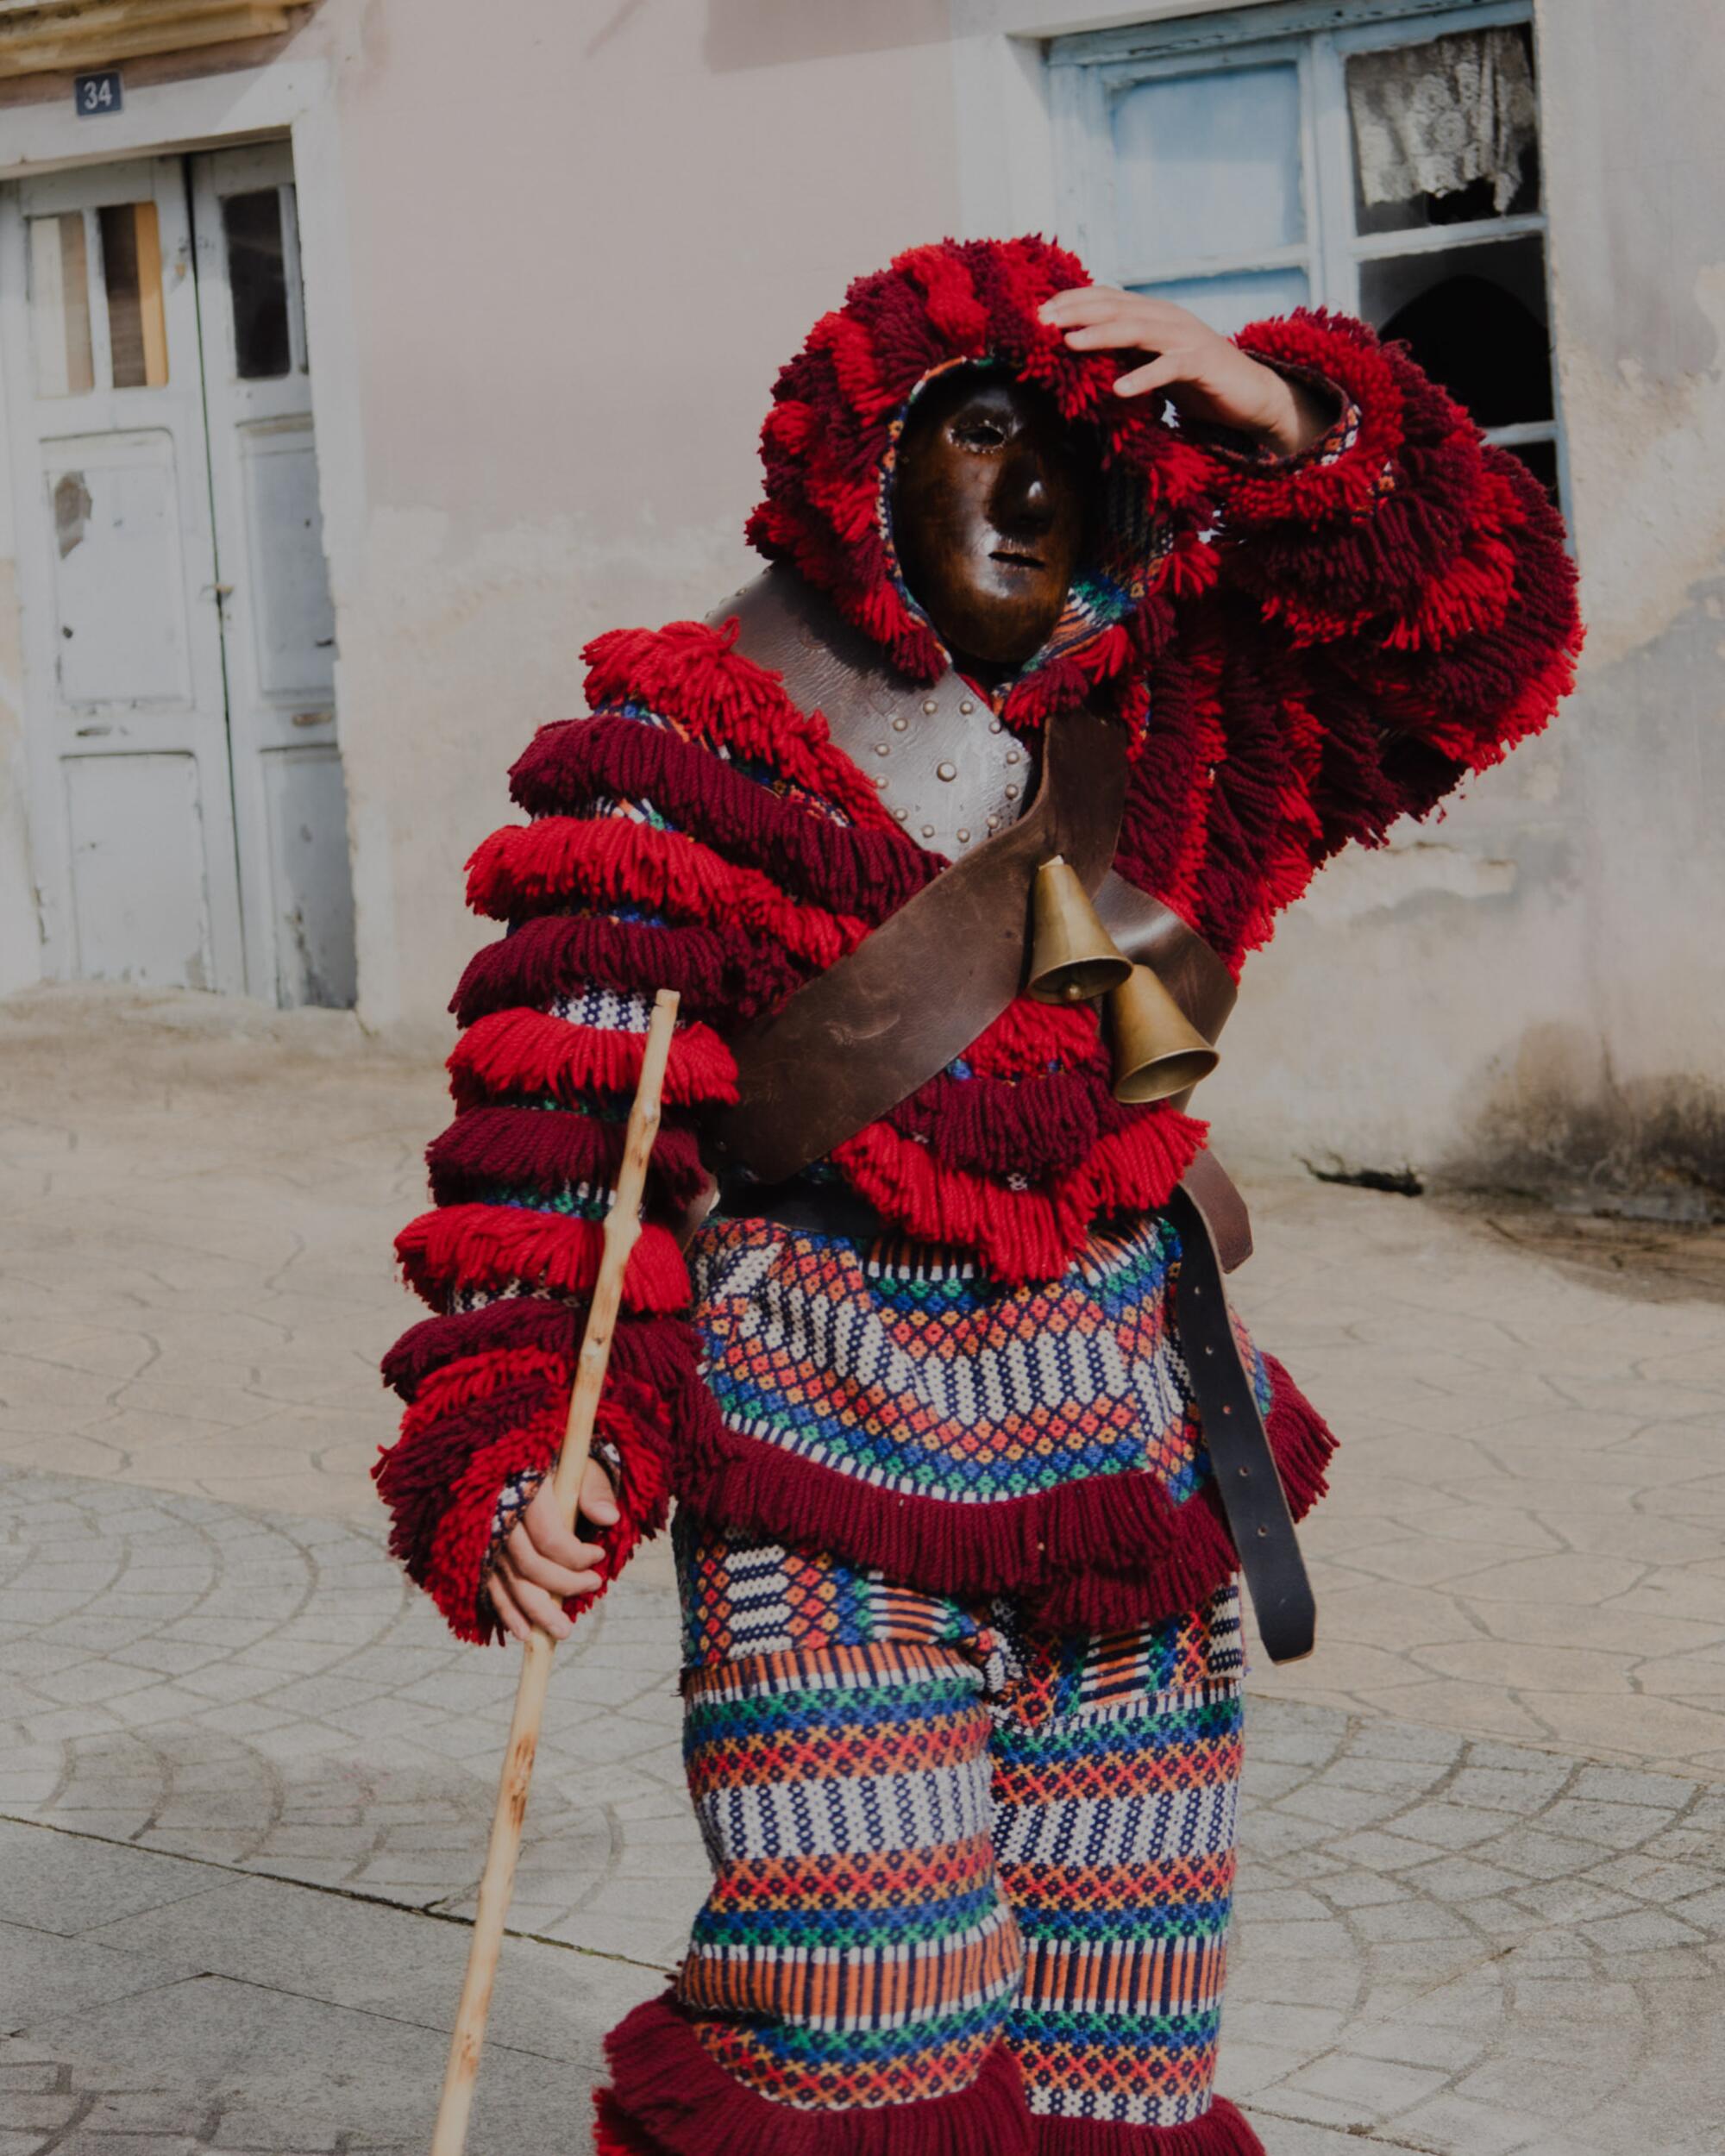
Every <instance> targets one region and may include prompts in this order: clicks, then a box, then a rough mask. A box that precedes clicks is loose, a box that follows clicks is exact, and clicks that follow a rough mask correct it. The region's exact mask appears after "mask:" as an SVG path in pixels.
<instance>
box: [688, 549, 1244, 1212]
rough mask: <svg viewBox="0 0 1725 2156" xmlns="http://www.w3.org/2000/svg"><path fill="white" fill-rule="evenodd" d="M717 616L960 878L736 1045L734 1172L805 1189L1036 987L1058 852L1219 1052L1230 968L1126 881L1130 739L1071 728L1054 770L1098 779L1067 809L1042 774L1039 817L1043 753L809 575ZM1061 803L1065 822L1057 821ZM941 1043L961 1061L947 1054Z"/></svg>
mask: <svg viewBox="0 0 1725 2156" xmlns="http://www.w3.org/2000/svg"><path fill="white" fill-rule="evenodd" d="M708 619H709V621H711V622H712V623H713V624H715V625H718V624H731V623H735V624H736V642H735V646H734V648H735V649H737V650H738V651H740V652H741V653H742V654H743V656H744V657H745V658H748V659H750V660H752V661H754V662H755V663H756V665H757V666H761V667H768V668H770V669H771V670H772V671H774V672H775V673H776V674H779V676H780V678H781V681H782V683H783V686H784V688H785V693H786V694H787V696H789V698H790V699H791V700H792V701H793V703H794V704H796V705H798V707H799V708H800V710H802V711H806V712H813V711H819V712H820V713H821V715H822V717H823V718H825V721H826V725H827V730H828V732H829V734H830V735H831V738H832V740H833V741H834V742H835V743H836V744H837V746H838V747H839V748H841V749H844V752H845V753H846V755H849V756H850V758H851V759H852V761H854V762H855V763H856V764H857V765H858V766H859V767H860V768H862V770H864V771H865V772H867V773H868V774H869V778H870V779H871V780H872V781H873V783H874V785H875V790H876V792H877V793H879V794H880V796H881V803H882V805H883V806H884V807H885V808H886V809H887V810H888V812H889V813H890V814H891V815H892V816H893V817H894V818H895V819H896V820H897V821H898V822H899V823H900V824H903V825H904V827H905V829H906V831H908V832H909V833H910V835H911V836H912V837H913V838H915V839H916V840H917V841H918V843H919V844H921V845H924V846H926V847H927V848H928V849H930V850H931V852H936V853H940V854H943V855H944V856H946V857H947V859H948V860H949V861H950V862H951V863H952V864H953V865H952V866H951V867H950V868H947V869H945V870H944V872H943V873H942V874H940V875H939V876H938V878H937V879H936V880H935V881H934V882H933V883H931V884H930V885H928V886H927V887H925V889H924V890H923V891H921V892H919V893H918V894H917V896H916V897H915V898H914V899H912V900H910V901H909V903H908V904H907V905H906V906H902V907H900V910H899V912H897V913H895V914H894V915H893V916H892V917H891V918H889V919H888V920H887V921H886V922H885V923H883V924H881V927H879V928H877V929H875V931H873V933H872V934H871V935H870V936H869V937H868V938H867V939H866V941H865V942H864V943H862V944H861V945H859V946H858V948H857V950H856V951H854V952H852V953H851V954H850V956H849V957H848V958H846V959H844V960H841V961H840V962H839V963H838V964H837V966H835V967H833V968H830V969H829V970H828V971H827V972H826V973H825V974H823V975H820V976H819V977H818V978H817V979H816V980H814V981H811V982H809V983H808V984H807V985H806V987H803V988H802V989H800V990H799V992H798V993H796V994H795V995H794V996H793V997H792V998H791V1000H789V1002H788V1003H787V1004H786V1005H784V1006H783V1007H782V1008H781V1010H780V1011H779V1012H776V1013H775V1015H774V1016H773V1017H771V1018H767V1019H763V1020H762V1021H760V1022H759V1023H758V1024H757V1025H754V1026H751V1027H750V1028H748V1029H746V1030H745V1031H743V1033H742V1034H740V1035H739V1036H738V1037H737V1040H736V1041H735V1042H734V1044H733V1046H734V1050H735V1052H736V1054H737V1065H738V1073H737V1075H738V1091H739V1094H740V1095H741V1098H740V1100H739V1101H738V1103H737V1106H736V1107H735V1108H732V1109H729V1110H725V1111H722V1112H719V1113H718V1115H716V1116H715V1117H714V1118H713V1119H712V1121H711V1124H710V1126H709V1127H710V1129H711V1131H712V1135H713V1139H714V1143H715V1144H716V1146H717V1147H718V1151H719V1153H720V1156H721V1159H722V1160H723V1161H724V1162H725V1163H737V1162H741V1163H746V1165H747V1166H748V1167H749V1168H750V1169H752V1170H753V1172H754V1173H755V1174H756V1175H757V1176H759V1177H760V1178H761V1179H762V1181H768V1182H776V1181H782V1180H784V1179H785V1178H787V1177H788V1176H790V1175H796V1174H797V1173H799V1172H800V1170H801V1169H804V1168H806V1167H807V1166H809V1165H810V1163H812V1162H814V1161H816V1160H819V1159H820V1158H821V1157H822V1156H823V1155H824V1154H825V1153H826V1152H829V1151H831V1148H832V1146H834V1145H836V1144H839V1143H840V1142H841V1141H842V1140H843V1139H844V1138H850V1137H852V1136H854V1135H855V1133H856V1131H859V1130H861V1129H862V1128H863V1127H864V1125H867V1124H869V1123H872V1122H874V1121H875V1120H876V1119H878V1118H880V1117H881V1116H882V1115H885V1114H888V1112H890V1111H891V1110H892V1109H894V1108H895V1107H896V1106H898V1105H899V1103H900V1101H901V1100H905V1099H906V1097H907V1096H908V1095H909V1094H912V1093H913V1092H914V1091H915V1090H916V1088H917V1087H919V1085H922V1084H923V1083H924V1082H925V1081H926V1080H928V1079H929V1078H931V1077H933V1076H934V1075H935V1074H936V1073H937V1072H938V1071H939V1070H942V1069H944V1068H945V1066H946V1064H947V1063H949V1062H951V1060H952V1059H953V1057H954V1056H958V1055H961V1054H962V1053H963V1050H965V1049H966V1048H968V1047H969V1045H970V1044H971V1042H972V1041H974V1040H975V1038H976V1037H977V1036H978V1035H979V1034H981V1033H982V1032H983V1031H986V1029H987V1028H988V1026H989V1025H992V1024H993V1022H994V1019H995V1018H998V1017H999V1016H1000V1012H1002V1011H1004V1010H1005V1009H1006V1007H1007V1004H1009V1003H1010V1002H1011V1001H1012V1000H1013V996H1014V995H1016V994H1017V993H1018V991H1019V987H1020V986H1021V985H1022V981H1023V954H1024V948H1025V943H1026V937H1027V934H1028V930H1029V906H1028V893H1029V885H1030V879H1031V877H1032V876H1033V874H1034V872H1035V869H1036V868H1037V867H1038V866H1039V865H1040V862H1042V861H1043V860H1045V859H1046V858H1047V857H1048V856H1049V855H1050V854H1052V853H1057V852H1063V853H1065V854H1066V855H1067V856H1068V858H1069V859H1070V860H1071V861H1072V862H1074V865H1075V866H1076V868H1078V871H1079V874H1080V876H1081V878H1082V881H1083V883H1084V887H1085V888H1086V890H1087V891H1088V892H1089V893H1091V894H1092V896H1093V897H1094V899H1095V904H1096V907H1097V911H1098V912H1099V913H1100V914H1101V918H1102V920H1103V922H1104V924H1106V925H1107V929H1108V931H1109V933H1110V934H1111V935H1112V936H1113V939H1114V941H1115V943H1117V944H1118V945H1119V947H1120V950H1122V951H1123V952H1124V953H1125V955H1126V956H1127V957H1128V958H1130V959H1132V961H1133V962H1134V963H1136V964H1143V965H1147V966H1150V967H1151V968H1153V970H1154V971H1155V972H1156V973H1157V975H1159V976H1160V977H1161V979H1162V980H1163V981H1164V984H1165V985H1166V986H1167V987H1168V988H1169V990H1170V993H1172V995H1173V996H1174V999H1175V1000H1176V1003H1178V1004H1179V1006H1180V1007H1181V1008H1182V1010H1183V1011H1184V1012H1185V1013H1186V1015H1187V1017H1188V1018H1190V1020H1191V1021H1192V1023H1193V1024H1194V1025H1195V1026H1196V1027H1197V1028H1198V1030H1199V1031H1200V1032H1201V1033H1202V1034H1203V1035H1204V1037H1206V1039H1208V1040H1210V1041H1212V1042H1214V1040H1215V1039H1216V1038H1217V1037H1218V1036H1219V1035H1220V1031H1221V1029H1222V1027H1223V1025H1225V1024H1226V1020H1227V1018H1228V1014H1229V1012H1231V1011H1232V1010H1233V1004H1234V999H1235V996H1236V993H1237V990H1236V988H1235V986H1234V982H1233V977H1232V975H1230V974H1229V972H1228V969H1227V968H1226V965H1224V963H1223V962H1222V961H1221V959H1220V958H1219V957H1218V956H1217V955H1216V953H1215V952H1214V950H1211V948H1210V946H1209V945H1208V943H1205V941H1204V940H1203V938H1202V937H1201V936H1199V935H1198V934H1197V933H1196V931H1195V930H1193V929H1191V928H1190V927H1189V926H1188V925H1187V924H1186V923H1185V922H1184V921H1182V919H1181V918H1180V916H1179V915H1178V914H1177V913H1176V912H1173V910H1172V909H1171V908H1170V907H1169V906H1164V905H1163V904H1162V902H1161V901H1160V900H1159V899H1153V898H1151V897H1149V896H1148V895H1147V894H1146V893H1144V892H1141V891H1139V890H1138V889H1136V888H1135V887H1133V886H1132V885H1131V884H1129V883H1128V882H1126V880H1125V878H1124V877H1122V876H1120V875H1119V874H1116V873H1115V871H1114V870H1113V868H1112V867H1111V865H1110V863H1111V862H1112V861H1113V850H1114V845H1115V843H1116V839H1117V837H1118V833H1119V827H1120V812H1121V809H1122V807H1123V806H1124V801H1125V761H1124V759H1125V744H1124V742H1123V741H1121V740H1120V737H1119V735H1118V730H1115V729H1113V728H1112V727H1107V725H1106V723H1105V722H1103V721H1101V720H1100V719H1097V718H1093V717H1090V716H1089V715H1088V714H1083V713H1069V714H1066V715H1065V718H1064V720H1059V719H1057V721H1055V722H1053V723H1052V724H1051V726H1050V728H1049V730H1048V737H1047V740H1046V742H1045V743H1044V755H1043V757H1042V759H1041V761H1043V763H1044V767H1045V766H1046V765H1047V763H1048V762H1049V761H1050V760H1051V758H1057V757H1058V758H1068V757H1076V758H1077V759H1078V760H1079V761H1080V763H1081V764H1082V766H1083V768H1082V769H1080V770H1076V771H1074V772H1073V773H1070V774H1066V775H1065V776H1063V777H1062V778H1059V779H1057V780H1056V781H1055V787H1054V792H1053V793H1051V790H1050V787H1049V784H1048V780H1047V774H1046V769H1044V775H1043V780H1042V783H1041V784H1040V785H1039V786H1038V790H1037V793H1036V797H1035V804H1036V805H1035V806H1034V807H1033V808H1032V810H1030V811H1029V812H1027V813H1025V812H1023V811H1024V800H1025V796H1026V792H1027V790H1028V788H1029V787H1030V786H1031V783H1032V774H1033V770H1034V766H1033V762H1032V752H1031V751H1030V750H1029V749H1026V747H1025V746H1024V745H1023V744H1022V743H1020V742H1019V741H1018V740H1017V738H1016V737H1015V736H1013V734H1012V732H1011V731H1010V730H1008V729H1007V727H1006V726H1005V724H1004V723H1003V722H1002V721H1001V720H1000V718H997V717H995V716H994V715H993V714H992V713H990V712H989V711H988V707H987V705H986V704H985V703H983V702H982V700H981V699H979V697H978V694H977V692H976V691H975V689H973V688H972V687H971V686H970V685H969V682H967V681H965V680H963V677H962V676H961V675H960V674H957V673H956V672H955V671H954V670H953V669H952V668H951V667H948V668H947V670H946V672H945V673H944V674H943V675H942V676H941V677H940V679H939V680H937V681H934V682H931V683H927V684H924V685H921V686H919V685H918V684H916V683H914V682H912V681H909V680H906V678H905V676H903V675H902V674H899V673H897V672H896V671H895V670H894V668H893V667H891V666H890V664H889V663H888V661H887V660H886V659H885V657H884V656H883V655H882V654H881V651H880V650H879V649H878V648H877V647H876V646H875V645H874V644H872V643H871V642H869V640H868V638H867V637H865V636H862V634H861V633H860V632H859V631H858V630H855V629H853V628H852V627H851V626H850V624H849V623H848V622H846V621H845V620H844V617H843V616H842V615H840V613H839V612H838V610H837V608H836V607H835V606H834V605H832V603H831V600H829V599H826V598H825V596H824V595H823V594H822V593H820V592H816V591H815V590H814V589H813V588H812V586H809V585H808V584H806V583H805V582H804V581H803V580H802V579H801V578H800V577H799V576H798V575H797V574H796V573H794V572H793V570H790V569H788V568H787V567H784V566H783V565H782V564H781V565H779V566H777V567H774V568H771V569H768V571H766V573H764V574H763V575H762V576H759V577H757V578H756V580H755V581H754V582H753V583H752V584H749V585H746V586H743V589H742V590H741V591H740V592H735V593H733V595H732V596H731V598H730V599H727V600H726V601H725V602H724V605H722V606H719V607H716V608H715V609H714V610H713V611H712V614H711V615H709V617H708ZM1098 729H1104V731H1101V732H1099V731H1098ZM1057 742H1058V743H1059V746H1058V747H1057V746H1056V745H1055V744H1056V743H1057ZM1087 743H1088V744H1089V745H1088V747H1087ZM1105 743H1107V746H1106V748H1105V746H1104V744H1105ZM1116 743H1117V744H1118V746H1117V747H1116V746H1115V745H1114V744H1116ZM1097 758H1101V761H1095V760H1096V759H1097ZM1102 762H1106V764H1107V772H1106V774H1104V773H1103V771H1102V768H1101V764H1102ZM1117 767H1118V768H1117ZM1062 790H1063V791H1064V796H1065V799H1066V807H1065V809H1064V810H1063V811H1061V812H1058V813H1057V812H1056V808H1055V804H1056V801H1057V799H1058V798H1059V797H1060V795H1061V793H1062ZM1062 816H1063V817H1064V819H1065V820H1064V824H1063V823H1062V821H1061V817H1062ZM1110 818H1111V819H1112V820H1111V821H1110V820H1109V819H1110ZM1081 827H1082V828H1081ZM1014 833H1015V834H1016V837H1013V834H1014ZM1007 837H1013V843H1012V844H1011V845H1006V844H1004V843H1003V841H1004V840H1005V839H1007ZM1030 854H1034V858H1033V859H1028V866H1027V868H1026V861H1027V856H1028V855H1030ZM979 863H986V864H987V865H986V868H982V867H981V866H979V865H977V864H979ZM961 871H965V872H967V873H965V874H963V875H961V873H960V872H961ZM937 894H939V895H938V896H937ZM978 937H980V938H981V943H980V944H979V943H977V941H976V939H977V938H978ZM1007 943H1011V944H1012V945H1013V963H1012V964H1011V965H1010V966H1008V964H1007V952H1006V948H1005V947H1006V945H1007ZM865 953H867V954H869V956H867V957H866V958H865V956H864V954H865ZM966 1029H968V1031H967V1030H966ZM937 1046H938V1047H940V1048H942V1049H945V1050H947V1052H945V1053H943V1054H940V1055H938V1056H936V1055H935V1050H936V1048H937ZM931 1056H933V1057H934V1060H931ZM810 1058H814V1059H815V1060H814V1061H811V1060H810ZM1185 1098H1186V1096H1182V1098H1181V1099H1180V1100H1177V1101H1176V1104H1175V1105H1176V1106H1184V1102H1185Z"/></svg>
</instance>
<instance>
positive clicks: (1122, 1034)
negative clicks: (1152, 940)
mask: <svg viewBox="0 0 1725 2156" xmlns="http://www.w3.org/2000/svg"><path fill="white" fill-rule="evenodd" d="M1108 1023H1109V1026H1110V1029H1111V1031H1112V1032H1113V1042H1114V1098H1115V1100H1129V1101H1132V1102H1133V1103H1134V1104H1140V1105H1141V1104H1142V1103H1143V1102H1145V1101H1146V1100H1167V1098H1168V1097H1169V1095H1170V1094H1176V1093H1184V1092H1185V1091H1186V1089H1187V1088H1188V1087H1189V1086H1195V1085H1196V1084H1197V1082H1198V1081H1199V1080H1200V1079H1201V1078H1208V1076H1209V1075H1210V1073H1211V1072H1212V1071H1213V1070H1214V1069H1215V1068H1216V1065H1217V1064H1218V1063H1219V1062H1220V1061H1221V1057H1220V1056H1218V1055H1217V1053H1216V1051H1215V1050H1214V1048H1212V1047H1211V1045H1210V1044H1209V1043H1208V1041H1207V1040H1206V1039H1205V1038H1204V1037H1203V1035H1202V1034H1201V1032H1200V1031H1198V1029H1197V1027H1196V1026H1195V1025H1193V1024H1192V1022H1191V1020H1190V1019H1189V1018H1188V1017H1187V1016H1186V1013H1185V1012H1183V1011H1182V1009H1181V1008H1180V1006H1179V1005H1178V1004H1177V1003H1176V1001H1175V1000H1174V999H1173V997H1172V996H1171V995H1170V993H1168V991H1167V989H1166V988H1165V987H1164V986H1163V985H1162V982H1161V981H1160V979H1159V978H1158V977H1157V975H1155V974H1154V973H1152V972H1151V969H1150V968H1149V967H1148V966H1134V967H1133V968H1132V975H1131V977H1130V979H1128V980H1126V981H1123V982H1122V983H1121V985H1120V987H1118V988H1116V989H1114V990H1113V993H1112V994H1110V996H1109V998H1108Z"/></svg>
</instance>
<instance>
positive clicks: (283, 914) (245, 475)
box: [191, 142, 355, 1005]
mask: <svg viewBox="0 0 1725 2156" xmlns="http://www.w3.org/2000/svg"><path fill="white" fill-rule="evenodd" d="M191 176H192V211H193V222H194V226H195V229H196V233H197V249H198V302H199V307H200V310H201V313H202V317H203V325H204V397H205V403H206V406H207V410H208V413H209V428H210V492H211V498H212V499H213V501H214V504H215V516H216V560H217V561H218V563H219V564H220V569H221V583H222V588H223V599H222V618H223V642H224V648H225V650H226V654H227V667H228V724H229V743H230V747H231V752H232V756H233V774H234V812H235V822H236V824H237V827H238V832H239V859H240V878H241V895H242V912H243V915H244V919H245V942H246V973H247V977H248V981H250V984H251V989H252V993H253V994H254V995H259V996H263V997H265V998H267V999H268V1000H272V1001H275V1002H279V1003H324V1004H336V1005H347V1004H351V1003H352V1002H353V1000H354V987H355V980H354V899H353V887H352V883H351V880H350V875H349V869H348V811H347V795H346V792H345V789H344V787H343V785H342V759H341V754H340V750H339V749H338V747H337V745H336V692H335V659H336V622H335V615H334V612H333V611H332V609H331V607H330V604H329V580H328V576H327V574H326V572H325V567H324V561H323V536H322V529H321V524H320V521H319V517H318V507H317V448H316V444H315V442H314V440H313V436H312V429H311V371H310V361H309V358H308V354H307V351H306V342H305V310H304V302H303V299H302V297H301V290H300V279H299V244H298V241H299V233H298V218H297V216H296V214H295V201H294V189H293V165H292V151H291V149H290V147H289V146H288V144H286V143H285V142H276V143H265V144H260V145H259V146H257V147H252V148H248V149H237V150H222V151H217V152H215V153H212V154H208V155H205V156H201V157H196V158H194V159H193V160H191Z"/></svg>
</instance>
